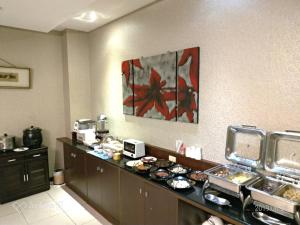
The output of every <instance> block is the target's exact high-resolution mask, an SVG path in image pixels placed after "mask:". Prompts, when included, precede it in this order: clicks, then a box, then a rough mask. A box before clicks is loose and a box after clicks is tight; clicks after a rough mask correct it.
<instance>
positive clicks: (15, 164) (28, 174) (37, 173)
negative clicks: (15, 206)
mask: <svg viewBox="0 0 300 225" xmlns="http://www.w3.org/2000/svg"><path fill="white" fill-rule="evenodd" d="M0 177H1V179H0V202H1V203H4V202H8V201H11V200H15V199H18V198H20V197H24V196H28V195H30V194H34V193H38V192H41V191H45V190H48V189H49V188H50V183H49V166H48V151H47V148H46V147H43V148H40V149H35V150H29V151H27V152H25V153H15V152H9V153H2V154H1V155H0Z"/></svg>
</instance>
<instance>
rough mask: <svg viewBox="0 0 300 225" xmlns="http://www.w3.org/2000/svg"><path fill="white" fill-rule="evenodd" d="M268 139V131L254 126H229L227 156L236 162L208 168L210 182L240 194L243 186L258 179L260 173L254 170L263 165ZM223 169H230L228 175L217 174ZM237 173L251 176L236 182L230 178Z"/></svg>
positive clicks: (234, 193)
mask: <svg viewBox="0 0 300 225" xmlns="http://www.w3.org/2000/svg"><path fill="white" fill-rule="evenodd" d="M266 140H267V139H266V132H265V131H264V130H261V129H257V128H256V127H254V126H245V125H243V126H229V127H228V129H227V141H226V149H225V157H226V159H227V160H229V161H231V162H233V163H234V164H226V165H220V166H217V167H214V168H211V169H209V170H206V171H205V174H207V176H208V183H209V184H214V185H217V186H219V187H221V188H222V189H225V191H224V192H226V190H229V191H231V192H232V193H233V195H236V194H239V193H240V192H241V188H242V187H243V186H246V185H247V184H249V183H251V182H253V181H254V180H256V179H258V177H259V175H258V174H257V173H256V172H254V170H256V169H257V168H262V167H263V164H262V163H263V161H264V152H265V148H266ZM222 169H223V170H224V169H225V170H228V171H229V174H228V176H218V175H216V173H217V172H218V171H220V170H222ZM237 173H241V174H245V176H250V177H251V178H249V179H247V180H245V181H244V182H236V181H234V180H232V179H230V178H232V176H235V175H236V174H237ZM207 186H209V185H207ZM218 189H220V188H218ZM237 196H238V195H237Z"/></svg>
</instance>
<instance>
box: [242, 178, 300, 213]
mask: <svg viewBox="0 0 300 225" xmlns="http://www.w3.org/2000/svg"><path fill="white" fill-rule="evenodd" d="M265 181H270V180H269V179H268V178H264V179H260V180H258V181H256V182H254V183H253V184H251V185H249V186H247V188H248V189H249V190H250V191H251V197H252V199H253V200H255V201H259V202H261V203H264V204H267V205H269V206H271V207H274V208H275V211H276V209H280V210H283V211H286V212H289V213H295V212H296V211H297V210H298V209H299V203H300V202H299V201H293V200H289V199H288V198H286V197H284V194H285V193H287V191H288V190H289V189H295V190H296V191H297V192H298V193H299V195H300V188H299V187H295V186H293V185H291V184H284V183H279V182H278V187H277V188H276V189H275V190H274V191H272V192H267V191H264V190H260V189H259V186H258V184H260V183H261V182H265ZM271 181H272V180H271ZM272 182H277V181H276V180H274V181H272ZM273 211H274V210H273Z"/></svg>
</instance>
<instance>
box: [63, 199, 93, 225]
mask: <svg viewBox="0 0 300 225" xmlns="http://www.w3.org/2000/svg"><path fill="white" fill-rule="evenodd" d="M59 205H60V207H61V208H62V209H63V211H64V212H65V213H66V214H67V215H68V216H69V217H70V218H71V219H72V221H73V222H75V224H77V225H82V224H84V223H87V222H89V221H92V220H94V219H95V218H94V217H93V216H92V215H91V214H90V213H89V212H88V211H87V210H85V208H83V207H82V206H81V205H80V204H79V203H78V202H77V201H75V200H74V199H69V200H66V201H63V202H61V203H59Z"/></svg>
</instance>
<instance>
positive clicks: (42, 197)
mask: <svg viewBox="0 0 300 225" xmlns="http://www.w3.org/2000/svg"><path fill="white" fill-rule="evenodd" d="M17 206H18V208H19V210H20V211H21V212H22V214H23V215H24V217H25V219H26V221H27V222H28V223H33V222H36V221H39V220H42V219H45V218H49V217H51V216H54V215H57V214H59V213H62V210H61V209H60V208H59V207H58V205H57V204H56V203H55V202H54V201H53V200H52V199H51V198H50V197H49V195H48V194H47V193H43V194H39V195H33V196H31V197H28V198H24V199H21V200H18V201H17Z"/></svg>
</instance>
